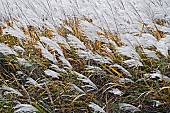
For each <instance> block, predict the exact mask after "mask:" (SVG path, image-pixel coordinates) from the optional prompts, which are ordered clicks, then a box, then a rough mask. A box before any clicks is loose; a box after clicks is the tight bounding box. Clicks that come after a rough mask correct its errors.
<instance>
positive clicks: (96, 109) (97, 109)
mask: <svg viewBox="0 0 170 113" xmlns="http://www.w3.org/2000/svg"><path fill="white" fill-rule="evenodd" d="M88 106H89V107H90V108H92V109H93V110H94V111H97V112H101V113H106V112H105V111H104V110H103V108H101V107H100V106H99V105H97V104H95V103H93V102H90V103H89V104H88Z"/></svg>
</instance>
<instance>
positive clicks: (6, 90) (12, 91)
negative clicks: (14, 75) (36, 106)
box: [0, 85, 23, 96]
mask: <svg viewBox="0 0 170 113" xmlns="http://www.w3.org/2000/svg"><path fill="white" fill-rule="evenodd" d="M0 89H1V90H3V91H4V94H5V95H8V94H16V95H18V96H23V95H22V94H21V93H20V92H19V91H18V90H16V89H13V88H11V87H8V86H5V85H3V86H2V87H1V88H0Z"/></svg>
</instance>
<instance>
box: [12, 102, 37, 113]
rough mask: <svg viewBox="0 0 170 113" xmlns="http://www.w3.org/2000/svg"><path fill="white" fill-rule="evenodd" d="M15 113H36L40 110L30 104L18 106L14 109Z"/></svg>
mask: <svg viewBox="0 0 170 113" xmlns="http://www.w3.org/2000/svg"><path fill="white" fill-rule="evenodd" d="M13 108H14V109H15V110H14V113H34V112H38V111H39V110H38V109H37V108H35V107H34V106H32V105H30V104H17V105H16V106H15V107H13Z"/></svg>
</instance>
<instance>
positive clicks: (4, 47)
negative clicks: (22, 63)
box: [0, 43, 17, 56]
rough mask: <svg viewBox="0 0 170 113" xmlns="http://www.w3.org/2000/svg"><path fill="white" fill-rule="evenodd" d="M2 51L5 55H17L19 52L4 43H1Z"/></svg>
mask: <svg viewBox="0 0 170 113" xmlns="http://www.w3.org/2000/svg"><path fill="white" fill-rule="evenodd" d="M0 52H1V53H3V54H4V55H10V54H12V55H16V56H17V53H16V52H15V51H14V50H13V49H12V48H10V47H8V46H7V45H5V44H4V43H0Z"/></svg>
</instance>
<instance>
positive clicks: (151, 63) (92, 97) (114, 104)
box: [0, 16, 170, 113]
mask: <svg viewBox="0 0 170 113" xmlns="http://www.w3.org/2000/svg"><path fill="white" fill-rule="evenodd" d="M80 21H88V22H89V23H90V24H92V25H94V24H93V20H92V19H90V18H87V17H85V16H83V18H81V19H79V18H76V17H75V18H74V19H72V18H69V19H68V20H63V23H62V24H61V25H60V26H56V27H55V29H56V31H57V33H58V34H59V35H60V36H62V37H63V38H64V39H66V41H68V39H67V36H68V34H71V35H73V36H75V37H76V38H78V39H79V40H80V41H81V42H82V43H83V44H84V45H85V47H86V48H87V49H89V50H91V51H92V52H93V53H97V54H99V55H101V56H105V57H108V58H110V59H111V60H112V61H113V62H114V64H119V65H120V66H122V67H124V68H125V69H127V71H128V72H129V73H130V74H131V75H132V77H131V78H130V79H131V80H133V81H134V83H131V82H127V83H125V84H120V82H119V78H126V77H127V76H126V74H124V73H123V72H122V71H121V69H119V68H116V67H113V66H112V64H113V63H111V64H109V63H103V64H101V63H99V62H98V61H95V60H93V59H90V60H89V59H88V58H85V57H80V56H79V55H78V54H76V51H77V50H79V48H74V45H72V46H70V47H71V49H70V50H69V49H67V48H66V47H65V45H63V44H61V43H59V45H60V47H61V49H62V51H63V53H64V56H65V58H66V59H67V60H68V61H69V63H70V64H71V66H72V67H73V68H72V69H69V68H65V67H66V66H64V65H63V62H62V61H61V60H60V59H59V58H58V57H59V56H60V55H59V54H58V53H57V52H56V53H57V54H56V58H57V60H58V61H59V62H57V63H55V64H56V65H57V66H59V68H63V69H64V70H65V71H64V72H62V71H59V72H58V73H59V78H58V79H56V78H52V77H49V76H46V74H45V73H44V70H46V69H51V70H55V69H52V68H50V66H51V64H53V62H52V61H50V60H48V59H47V58H45V57H44V56H43V54H42V51H41V49H38V48H36V47H35V45H36V43H37V42H38V41H40V37H41V36H45V37H48V38H49V39H53V38H54V37H55V36H54V34H53V31H52V29H50V28H48V27H44V28H42V29H43V30H41V31H40V30H38V28H36V27H34V26H27V28H24V27H23V28H20V29H21V30H22V31H23V32H24V34H25V35H26V36H30V37H31V38H27V39H26V40H19V39H18V38H17V37H15V36H12V35H9V34H3V33H2V32H1V31H3V30H4V29H5V26H3V25H2V26H1V29H0V43H5V44H6V45H8V46H9V47H11V48H12V47H13V46H20V47H22V48H23V49H24V50H25V51H24V52H22V51H21V52H20V51H18V52H17V54H18V56H17V57H16V56H15V55H3V53H0V86H1V87H2V86H3V85H6V86H8V87H11V88H14V89H17V90H18V91H19V92H20V93H21V94H22V95H23V96H19V95H17V94H15V93H9V94H6V93H5V92H6V91H5V90H0V112H2V113H9V112H14V111H16V109H14V107H15V106H16V104H18V103H22V104H30V105H32V106H34V107H35V108H36V109H38V110H39V112H41V113H55V112H61V113H67V112H68V113H71V112H72V113H79V112H86V113H88V112H93V113H97V112H95V111H94V110H93V109H91V108H90V107H89V106H88V104H89V103H90V102H93V103H95V104H97V105H99V106H101V107H102V108H103V109H104V110H105V111H106V112H108V113H111V112H113V113H124V112H125V111H122V110H120V108H119V106H118V104H119V103H129V104H132V105H134V106H136V107H138V108H139V109H141V111H140V112H142V113H156V112H165V113H168V112H170V102H169V100H170V81H166V80H159V79H158V78H155V79H152V78H149V77H145V76H144V75H145V74H148V73H153V71H154V70H159V71H160V72H161V73H162V74H164V75H166V76H168V77H170V75H169V74H168V72H169V71H170V68H169V67H170V56H169V55H170V53H168V56H167V57H165V56H163V55H162V54H161V53H160V52H156V55H157V56H158V57H159V59H153V58H149V57H147V56H146V55H144V54H143V47H142V46H140V47H136V51H137V53H138V54H139V56H140V57H141V62H142V63H143V66H137V67H129V66H128V65H127V64H125V63H124V62H123V61H125V60H128V59H129V57H127V56H124V55H122V54H120V53H119V52H117V51H116V47H114V46H113V45H112V44H110V43H109V44H108V43H106V42H102V41H91V40H88V36H87V35H86V34H84V32H83V30H82V29H83V26H81V24H80ZM168 22H169V21H165V20H162V19H158V20H155V23H157V24H158V25H162V26H163V25H164V24H165V23H166V24H167V23H168ZM7 24H8V26H11V27H13V25H12V23H11V24H9V22H8V23H7ZM65 26H69V27H70V28H71V31H70V30H69V29H67V28H66V27H65ZM94 26H97V25H94ZM144 29H145V32H146V31H147V32H148V33H150V34H151V35H153V36H154V37H155V38H156V39H158V40H160V39H161V38H164V37H165V36H167V35H168V33H166V32H161V31H159V30H158V29H156V30H155V31H154V29H153V28H149V27H148V26H147V25H145V26H144ZM145 32H142V33H141V34H144V33H145ZM141 34H137V36H140V35H141ZM97 35H98V36H103V37H105V38H106V39H110V40H111V41H114V42H115V43H116V44H117V45H118V47H122V46H123V42H122V41H121V40H120V38H119V33H112V32H110V31H108V30H106V29H102V30H101V31H98V32H97ZM135 35H136V34H135ZM68 42H69V41H68ZM69 44H70V43H69ZM42 45H43V46H44V47H47V49H48V51H49V52H50V53H52V54H54V53H55V50H54V49H52V48H51V47H50V46H46V43H43V42H42ZM70 45H71V44H70ZM105 47H108V48H109V49H110V50H111V52H108V51H106V49H105ZM149 49H150V50H155V48H154V47H152V48H149ZM18 57H19V58H24V59H26V60H27V61H28V62H29V63H30V64H31V65H32V66H28V67H27V66H26V65H24V64H20V62H18V60H17V58H18ZM88 65H91V66H97V67H99V68H101V70H97V69H96V70H90V69H86V67H87V66H88ZM19 72H22V73H20V74H18V73H19ZM74 72H78V73H81V74H83V75H85V76H86V77H87V78H89V79H90V80H91V82H92V83H94V84H95V85H96V86H97V88H98V89H95V90H91V88H89V87H82V86H84V85H86V84H85V83H84V82H82V81H81V80H80V79H79V75H78V74H75V73H74ZM28 78H32V79H34V80H35V81H36V82H37V83H40V86H38V85H37V84H30V83H28ZM73 84H74V85H76V86H77V87H79V88H81V90H82V91H83V92H85V93H81V92H80V90H75V89H74V88H73V86H74V85H73ZM111 88H118V89H119V90H121V91H122V92H123V94H122V95H115V94H112V93H109V92H108V91H109V89H111ZM1 89H2V88H1ZM154 100H157V101H160V102H161V104H160V105H157V104H156V102H155V101H154Z"/></svg>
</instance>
